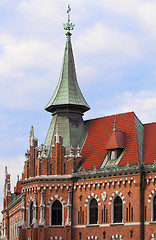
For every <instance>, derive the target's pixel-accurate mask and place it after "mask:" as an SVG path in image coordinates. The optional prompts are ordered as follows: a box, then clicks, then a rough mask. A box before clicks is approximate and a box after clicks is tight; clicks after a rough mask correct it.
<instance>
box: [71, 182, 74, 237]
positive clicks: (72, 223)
mask: <svg viewBox="0 0 156 240" xmlns="http://www.w3.org/2000/svg"><path fill="white" fill-rule="evenodd" d="M73 196H74V182H73V184H72V196H71V240H73Z"/></svg>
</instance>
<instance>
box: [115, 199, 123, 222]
mask: <svg viewBox="0 0 156 240" xmlns="http://www.w3.org/2000/svg"><path fill="white" fill-rule="evenodd" d="M114 222H115V223H118V222H122V200H121V198H120V197H119V196H117V197H116V199H115V201H114Z"/></svg>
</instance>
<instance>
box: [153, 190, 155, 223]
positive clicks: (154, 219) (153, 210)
mask: <svg viewBox="0 0 156 240" xmlns="http://www.w3.org/2000/svg"><path fill="white" fill-rule="evenodd" d="M153 221H156V195H155V197H154V198H153Z"/></svg>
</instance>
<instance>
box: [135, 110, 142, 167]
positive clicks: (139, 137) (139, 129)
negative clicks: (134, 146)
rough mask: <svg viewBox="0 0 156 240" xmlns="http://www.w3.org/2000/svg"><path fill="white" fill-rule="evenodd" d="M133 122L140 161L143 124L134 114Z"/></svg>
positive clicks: (140, 159)
mask: <svg viewBox="0 0 156 240" xmlns="http://www.w3.org/2000/svg"><path fill="white" fill-rule="evenodd" d="M134 122H135V128H136V134H137V143H138V155H139V161H140V163H142V162H143V141H144V126H143V124H142V123H141V122H140V120H139V119H138V118H137V116H136V115H135V114H134Z"/></svg>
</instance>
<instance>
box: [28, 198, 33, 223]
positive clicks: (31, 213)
mask: <svg viewBox="0 0 156 240" xmlns="http://www.w3.org/2000/svg"><path fill="white" fill-rule="evenodd" d="M32 220H33V202H31V203H30V208H29V226H31V224H32Z"/></svg>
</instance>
